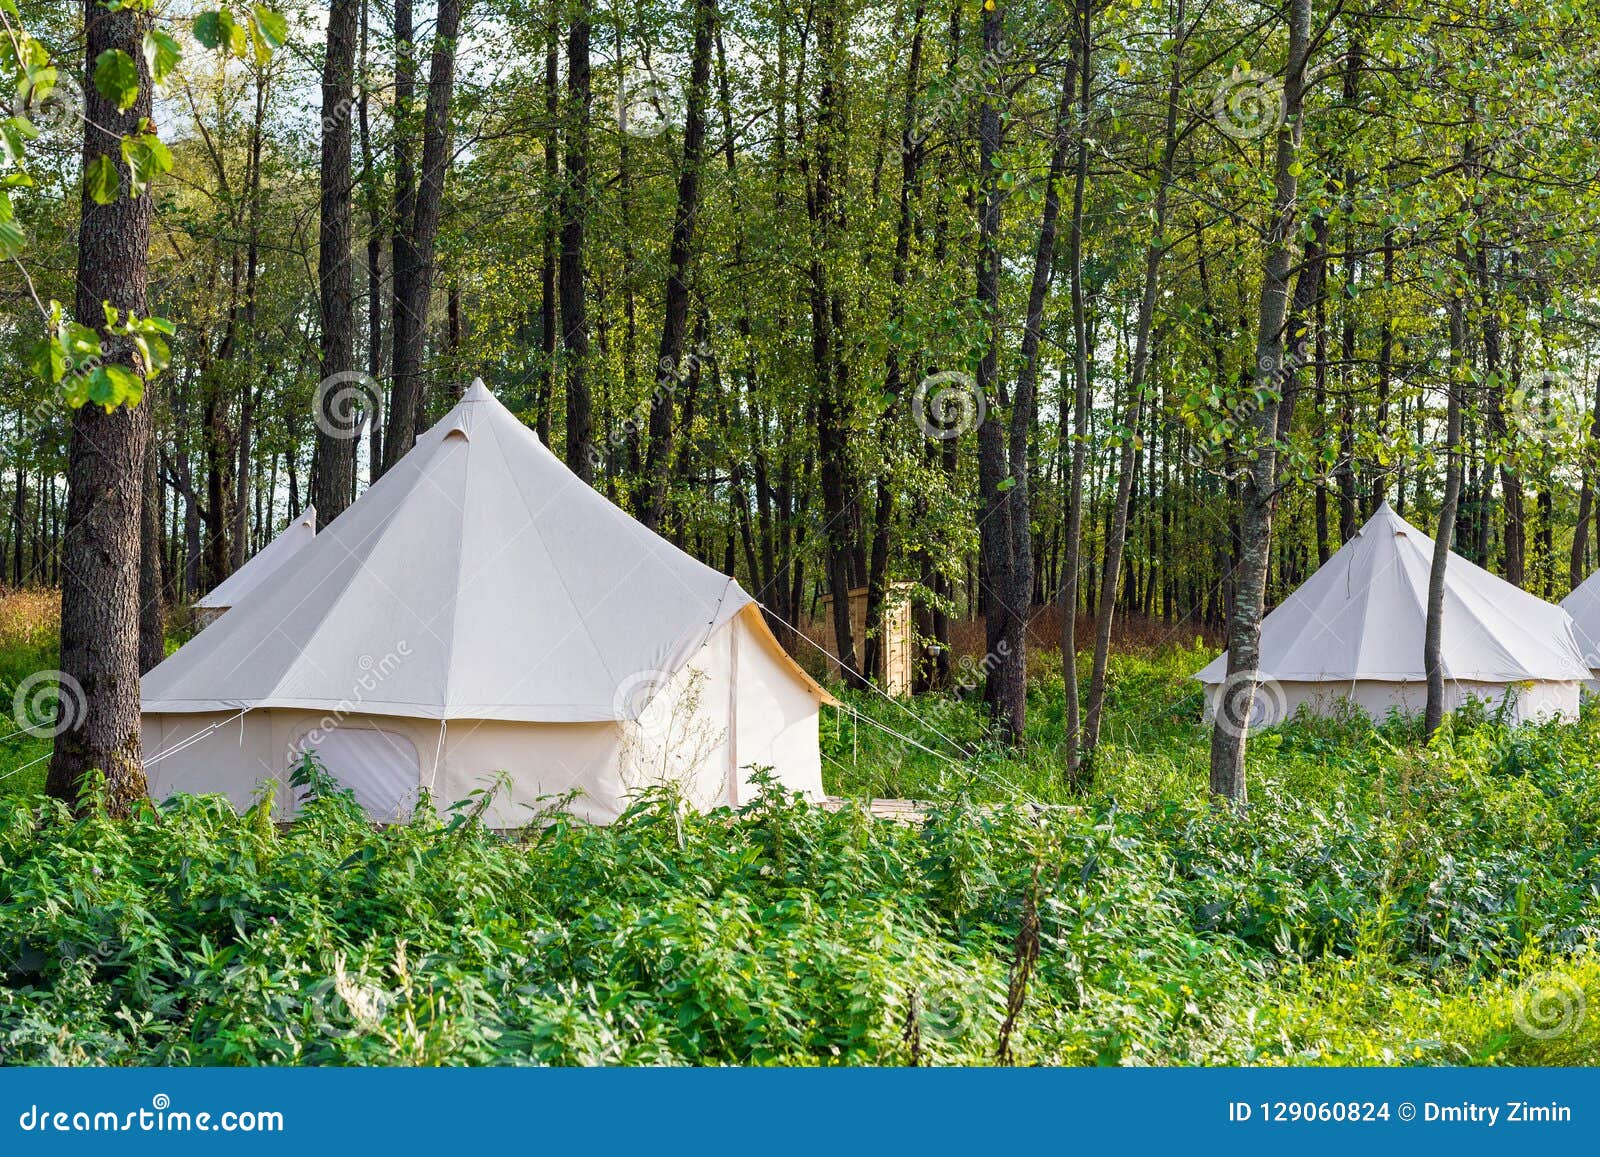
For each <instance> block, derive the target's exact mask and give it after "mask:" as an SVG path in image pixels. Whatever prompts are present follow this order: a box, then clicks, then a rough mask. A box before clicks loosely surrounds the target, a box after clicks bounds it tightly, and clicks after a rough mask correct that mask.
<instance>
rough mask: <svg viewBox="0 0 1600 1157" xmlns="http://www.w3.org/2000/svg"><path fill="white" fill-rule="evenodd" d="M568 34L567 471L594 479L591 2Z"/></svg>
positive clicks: (564, 196)
mask: <svg viewBox="0 0 1600 1157" xmlns="http://www.w3.org/2000/svg"><path fill="white" fill-rule="evenodd" d="M571 19H572V25H571V27H570V28H569V29H568V31H567V115H566V132H567V172H566V180H564V181H563V182H562V183H561V198H560V205H561V262H560V282H561V284H560V296H561V346H562V350H563V351H564V354H565V358H564V360H565V369H566V387H567V454H566V459H567V468H568V469H569V470H571V471H572V472H573V473H574V474H576V475H577V476H578V477H579V478H581V479H583V480H584V481H585V482H592V481H593V480H594V416H593V402H592V401H591V399H590V395H589V381H588V376H587V374H588V362H589V315H588V306H587V303H586V302H585V300H584V281H585V273H584V265H583V244H584V241H583V235H584V223H585V221H586V220H587V217H588V212H589V208H588V207H589V112H590V99H591V94H590V86H589V21H590V0H577V4H576V6H575V10H574V11H573V13H572V17H571Z"/></svg>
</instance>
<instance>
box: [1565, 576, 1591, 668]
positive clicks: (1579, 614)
mask: <svg viewBox="0 0 1600 1157" xmlns="http://www.w3.org/2000/svg"><path fill="white" fill-rule="evenodd" d="M1561 609H1562V610H1564V611H1566V612H1567V614H1569V615H1571V616H1572V628H1573V632H1574V633H1575V634H1576V635H1577V637H1578V649H1579V650H1580V651H1582V652H1583V663H1584V666H1586V667H1587V668H1588V669H1589V678H1588V679H1586V680H1585V681H1584V683H1585V686H1586V688H1587V689H1588V690H1589V691H1591V692H1595V693H1600V571H1596V572H1595V573H1594V574H1592V575H1590V576H1589V577H1588V578H1587V579H1585V580H1584V581H1583V582H1581V583H1579V584H1578V586H1577V587H1575V588H1573V591H1572V593H1571V594H1570V595H1568V596H1567V597H1566V598H1564V599H1562V600H1561Z"/></svg>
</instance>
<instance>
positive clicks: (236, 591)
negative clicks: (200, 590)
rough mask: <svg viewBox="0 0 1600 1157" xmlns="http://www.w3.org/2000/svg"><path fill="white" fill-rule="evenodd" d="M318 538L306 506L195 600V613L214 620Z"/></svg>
mask: <svg viewBox="0 0 1600 1157" xmlns="http://www.w3.org/2000/svg"><path fill="white" fill-rule="evenodd" d="M316 536H317V508H316V507H315V506H308V507H306V509H305V512H304V513H303V514H301V515H300V517H299V518H296V519H294V520H293V521H292V522H290V523H289V525H288V526H286V527H284V528H283V530H282V531H280V532H279V534H278V536H277V537H276V538H274V539H273V540H272V541H271V542H269V543H267V545H266V546H264V547H262V548H261V549H260V550H258V551H257V552H256V553H255V554H253V555H252V556H251V557H250V559H249V561H247V562H246V563H245V564H244V565H243V566H242V567H240V568H239V569H238V570H236V571H234V572H233V573H232V574H231V575H229V576H228V577H227V578H225V579H223V580H222V581H221V582H220V583H218V584H217V585H216V586H215V587H213V588H212V589H211V592H210V593H209V594H206V595H204V596H202V597H201V598H198V599H196V600H195V604H194V606H195V610H196V611H198V612H199V617H200V620H201V622H202V623H210V622H213V621H215V619H216V618H217V616H218V615H220V614H222V612H223V611H225V610H227V609H228V608H229V607H231V606H234V605H235V604H237V603H240V602H242V601H244V599H245V597H246V596H248V595H249V594H250V592H251V591H253V590H255V589H256V588H257V587H258V586H260V585H261V584H262V583H264V582H265V581H266V580H267V579H269V578H271V577H272V576H273V574H275V573H276V572H277V571H278V570H279V569H280V568H281V567H283V565H284V564H285V563H287V562H288V561H289V560H290V559H292V558H294V556H295V555H297V554H299V553H300V552H301V551H302V550H304V549H305V548H306V547H307V546H308V545H310V543H311V540H312V539H313V538H315V537H316Z"/></svg>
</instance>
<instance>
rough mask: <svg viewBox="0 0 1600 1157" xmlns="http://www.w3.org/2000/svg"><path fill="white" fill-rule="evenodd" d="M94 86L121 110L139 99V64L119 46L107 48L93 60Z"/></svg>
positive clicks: (125, 110)
mask: <svg viewBox="0 0 1600 1157" xmlns="http://www.w3.org/2000/svg"><path fill="white" fill-rule="evenodd" d="M94 86H95V88H96V89H98V90H99V92H100V95H101V96H103V97H105V98H106V99H107V100H109V101H110V102H111V103H112V104H114V105H116V106H117V108H118V109H119V110H120V111H122V112H127V111H128V110H129V109H130V108H132V107H133V102H134V101H136V100H138V99H139V66H138V65H137V64H135V63H134V61H133V57H131V56H129V55H128V54H127V53H126V52H124V51H122V49H120V48H108V49H106V50H105V51H104V52H102V53H101V54H100V56H99V57H98V58H97V59H96V60H95V62H94Z"/></svg>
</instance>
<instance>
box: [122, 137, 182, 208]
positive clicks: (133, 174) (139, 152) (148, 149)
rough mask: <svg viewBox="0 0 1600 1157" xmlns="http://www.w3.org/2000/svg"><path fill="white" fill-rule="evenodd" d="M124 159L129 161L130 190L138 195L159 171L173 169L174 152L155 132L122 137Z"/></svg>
mask: <svg viewBox="0 0 1600 1157" xmlns="http://www.w3.org/2000/svg"><path fill="white" fill-rule="evenodd" d="M122 159H123V160H124V161H126V162H127V163H128V192H129V193H130V194H132V195H133V196H135V197H137V196H139V194H141V193H143V192H144V191H145V190H146V189H147V188H149V187H150V181H151V180H152V179H153V178H154V177H155V175H156V174H157V173H170V172H171V171H172V152H171V151H170V150H169V149H168V148H167V146H166V145H164V144H162V143H161V138H159V137H157V136H156V135H155V134H154V133H140V134H138V135H136V136H127V137H123V138H122Z"/></svg>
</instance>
